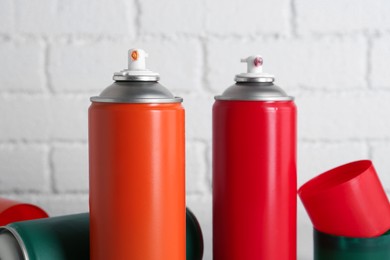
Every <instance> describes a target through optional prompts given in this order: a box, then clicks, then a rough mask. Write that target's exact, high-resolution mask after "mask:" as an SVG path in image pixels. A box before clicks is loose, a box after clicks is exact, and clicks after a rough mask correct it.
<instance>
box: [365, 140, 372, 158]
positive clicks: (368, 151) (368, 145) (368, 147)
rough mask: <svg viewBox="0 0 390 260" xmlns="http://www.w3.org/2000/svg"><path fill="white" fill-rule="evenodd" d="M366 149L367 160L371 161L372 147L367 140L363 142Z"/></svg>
mask: <svg viewBox="0 0 390 260" xmlns="http://www.w3.org/2000/svg"><path fill="white" fill-rule="evenodd" d="M365 144H366V147H367V157H368V159H370V160H372V159H373V147H372V144H371V142H370V141H369V140H366V141H365Z"/></svg>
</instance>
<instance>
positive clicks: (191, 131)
mask: <svg viewBox="0 0 390 260" xmlns="http://www.w3.org/2000/svg"><path fill="white" fill-rule="evenodd" d="M213 103H214V98H213V96H212V95H203V94H192V95H187V96H185V98H184V102H183V106H184V108H185V110H186V136H187V138H188V140H194V139H202V140H211V125H212V106H213Z"/></svg>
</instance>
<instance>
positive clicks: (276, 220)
mask: <svg viewBox="0 0 390 260" xmlns="http://www.w3.org/2000/svg"><path fill="white" fill-rule="evenodd" d="M242 62H247V64H248V72H247V73H241V74H239V75H237V76H236V78H235V80H236V84H234V85H233V86H231V87H230V88H228V89H227V90H226V91H225V92H224V93H223V94H222V95H220V96H216V97H215V99H216V101H215V103H214V106H213V259H214V260H295V259H296V189H297V188H296V185H297V184H296V107H295V104H294V102H293V98H292V97H290V96H288V95H287V94H286V93H285V92H284V91H283V90H282V89H281V88H279V87H278V86H276V85H274V84H273V81H274V77H273V76H272V75H270V74H266V73H263V72H262V64H263V59H262V58H261V57H260V56H258V55H255V56H250V57H248V58H246V59H243V60H242Z"/></svg>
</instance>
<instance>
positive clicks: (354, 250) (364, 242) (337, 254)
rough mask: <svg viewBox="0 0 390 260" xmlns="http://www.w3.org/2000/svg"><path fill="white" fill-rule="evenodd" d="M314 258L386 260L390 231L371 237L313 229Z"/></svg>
mask: <svg viewBox="0 0 390 260" xmlns="http://www.w3.org/2000/svg"><path fill="white" fill-rule="evenodd" d="M313 235H314V258H313V259H314V260H388V259H390V231H388V232H387V233H385V234H383V235H381V236H377V237H371V238H357V237H344V236H334V235H330V234H326V233H323V232H321V231H318V230H316V229H314V234H313Z"/></svg>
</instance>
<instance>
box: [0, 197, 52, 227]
mask: <svg viewBox="0 0 390 260" xmlns="http://www.w3.org/2000/svg"><path fill="white" fill-rule="evenodd" d="M48 216H49V215H48V214H47V213H46V212H45V211H44V210H43V209H41V208H40V207H38V206H36V205H33V204H29V203H25V202H20V201H15V200H10V199H6V198H0V226H4V225H7V224H9V223H12V222H16V221H22V220H31V219H38V218H47V217H48Z"/></svg>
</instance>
